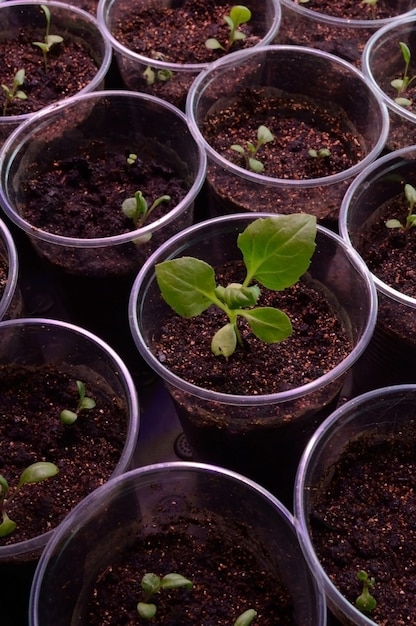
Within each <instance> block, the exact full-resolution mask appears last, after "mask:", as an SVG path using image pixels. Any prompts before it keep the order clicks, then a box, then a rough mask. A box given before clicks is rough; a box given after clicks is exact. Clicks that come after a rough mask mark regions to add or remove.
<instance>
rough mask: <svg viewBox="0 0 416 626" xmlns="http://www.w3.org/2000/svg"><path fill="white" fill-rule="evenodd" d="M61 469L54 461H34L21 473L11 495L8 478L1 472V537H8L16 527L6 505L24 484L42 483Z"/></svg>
mask: <svg viewBox="0 0 416 626" xmlns="http://www.w3.org/2000/svg"><path fill="white" fill-rule="evenodd" d="M58 472H59V469H58V467H57V466H56V465H55V464H54V463H48V462H46V461H39V462H37V463H32V465H29V466H28V467H26V469H24V470H23V472H22V473H21V474H20V478H19V482H18V483H17V487H16V488H15V490H14V493H13V494H12V495H11V496H10V497H8V496H9V492H10V489H9V483H8V482H7V480H6V478H5V477H4V476H2V475H1V474H0V511H1V515H2V521H1V523H0V537H7V535H10V534H11V533H12V532H13V531H14V530H15V528H16V522H14V521H13V520H11V519H10V517H9V516H8V515H7V513H6V505H10V503H11V501H12V500H13V498H15V497H16V495H17V494H18V493H19V491H20V490H21V488H22V487H23V485H27V484H29V483H40V482H42V481H43V480H46V479H47V478H51V477H52V476H55V475H56V474H58Z"/></svg>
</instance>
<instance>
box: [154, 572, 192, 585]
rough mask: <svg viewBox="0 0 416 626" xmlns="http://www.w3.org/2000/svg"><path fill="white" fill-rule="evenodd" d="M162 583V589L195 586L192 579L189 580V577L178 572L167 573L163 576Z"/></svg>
mask: <svg viewBox="0 0 416 626" xmlns="http://www.w3.org/2000/svg"><path fill="white" fill-rule="evenodd" d="M160 585H161V588H162V589H179V588H181V587H185V589H192V587H193V583H192V581H190V580H188V578H185V577H184V576H182V575H181V574H176V573H172V574H166V575H165V576H163V578H162V580H161V583H160Z"/></svg>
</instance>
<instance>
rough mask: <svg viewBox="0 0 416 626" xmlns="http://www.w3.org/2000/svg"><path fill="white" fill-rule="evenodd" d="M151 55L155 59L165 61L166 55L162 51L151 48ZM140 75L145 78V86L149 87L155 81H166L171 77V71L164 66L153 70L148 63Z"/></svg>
mask: <svg viewBox="0 0 416 626" xmlns="http://www.w3.org/2000/svg"><path fill="white" fill-rule="evenodd" d="M151 55H152V58H153V59H156V60H157V61H166V56H165V55H164V54H163V53H162V52H157V51H156V50H152V52H151ZM142 76H143V78H144V79H145V81H146V83H147V86H148V87H151V86H152V85H153V84H154V83H155V82H156V81H158V82H159V83H167V82H168V81H169V80H170V79H171V78H172V76H173V72H172V71H171V70H168V69H165V68H163V69H159V70H154V69H153V68H152V67H151V66H150V65H148V66H147V67H146V69H145V70H144V72H143V74H142Z"/></svg>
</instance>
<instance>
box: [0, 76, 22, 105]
mask: <svg viewBox="0 0 416 626" xmlns="http://www.w3.org/2000/svg"><path fill="white" fill-rule="evenodd" d="M24 82H25V70H17V72H16V74H15V75H14V78H13V84H12V86H11V87H8V86H7V85H3V84H2V86H1V88H2V89H3V91H4V93H5V96H6V97H5V100H4V104H3V115H6V114H7V107H8V106H9V104H10V102H11V101H12V100H14V99H15V98H17V100H27V95H26V94H25V92H24V91H22V90H21V89H19V87H21V86H22V85H23V83H24Z"/></svg>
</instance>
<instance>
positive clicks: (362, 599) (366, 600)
mask: <svg viewBox="0 0 416 626" xmlns="http://www.w3.org/2000/svg"><path fill="white" fill-rule="evenodd" d="M356 578H357V580H358V581H359V582H362V584H363V590H362V592H361V594H360V595H359V596H358V598H357V599H356V601H355V606H356V607H357V609H358V610H359V611H361V613H371V612H372V611H374V609H375V608H376V606H377V600H376V599H375V598H374V597H373V596H372V595H371V593H370V589H371V588H372V587H374V583H375V580H374V578H373V577H371V578H370V577H369V576H368V574H367V572H365V571H364V570H360V571H359V572H357V575H356Z"/></svg>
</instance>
